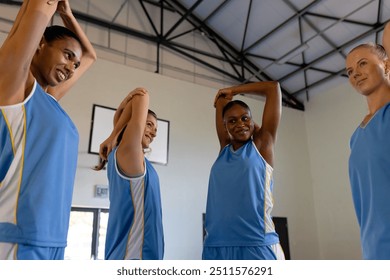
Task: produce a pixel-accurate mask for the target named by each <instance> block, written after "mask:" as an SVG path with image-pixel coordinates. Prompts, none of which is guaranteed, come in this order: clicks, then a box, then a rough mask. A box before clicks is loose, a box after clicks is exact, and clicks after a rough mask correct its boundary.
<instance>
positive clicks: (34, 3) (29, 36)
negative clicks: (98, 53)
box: [0, 0, 61, 105]
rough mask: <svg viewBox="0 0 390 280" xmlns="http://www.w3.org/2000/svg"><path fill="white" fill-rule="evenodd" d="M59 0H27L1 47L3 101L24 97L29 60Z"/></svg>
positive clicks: (12, 102) (1, 92) (8, 101)
mask: <svg viewBox="0 0 390 280" xmlns="http://www.w3.org/2000/svg"><path fill="white" fill-rule="evenodd" d="M58 2H61V1H47V0H25V1H24V2H23V4H22V6H21V8H20V10H19V12H18V15H17V16H16V19H15V22H14V25H13V27H12V28H11V31H10V33H9V34H8V36H7V38H6V40H5V41H4V43H3V45H2V47H1V48H0V105H11V104H16V103H20V102H22V101H23V100H24V99H25V93H26V88H29V87H31V84H30V83H29V82H28V81H27V80H28V77H29V73H30V64H31V61H32V58H33V56H34V54H35V51H36V49H37V47H38V44H39V41H40V40H41V38H42V35H43V32H44V30H45V28H46V26H47V25H48V23H49V21H50V19H51V17H52V16H53V14H54V13H55V11H56V9H57V5H58Z"/></svg>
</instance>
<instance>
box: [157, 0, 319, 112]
mask: <svg viewBox="0 0 390 280" xmlns="http://www.w3.org/2000/svg"><path fill="white" fill-rule="evenodd" d="M164 1H165V2H167V3H170V5H171V6H172V7H178V8H180V10H182V11H187V9H186V8H185V7H184V6H183V5H182V4H181V3H179V2H178V1H176V0H164ZM315 2H316V1H315ZM188 20H189V22H190V23H192V22H191V20H194V21H195V24H194V23H192V24H194V25H195V26H199V28H201V29H202V30H205V31H206V33H208V34H209V35H210V34H212V36H213V37H214V38H215V41H214V43H215V44H217V45H218V46H221V45H220V44H219V42H221V43H222V44H223V45H224V46H225V48H224V51H226V52H228V53H230V52H232V53H233V54H235V56H234V57H237V59H239V60H242V62H243V63H245V64H247V65H248V66H249V67H251V68H252V69H254V70H255V72H257V71H259V70H260V69H259V68H258V66H256V65H255V64H254V63H253V62H252V61H250V60H249V59H248V58H246V57H245V56H244V55H243V53H242V52H239V51H238V50H236V49H235V48H234V47H233V46H232V45H231V44H229V43H228V42H226V41H225V40H224V39H223V38H222V37H221V36H220V35H218V34H217V33H215V32H214V31H213V30H212V29H211V28H210V27H209V26H208V25H207V24H206V23H205V22H204V21H202V20H200V19H198V18H197V17H196V16H195V15H194V14H191V15H190V16H189V17H188ZM210 39H211V38H210ZM226 48H228V49H226ZM243 66H244V67H245V68H246V70H247V71H249V72H253V71H252V70H251V69H250V68H248V67H247V66H245V65H244V64H243ZM263 76H264V77H265V79H266V80H273V79H272V78H270V77H269V76H268V75H266V74H265V73H263ZM244 80H245V79H244ZM242 81H243V80H241V82H242ZM282 93H283V95H284V99H285V102H284V104H285V105H286V106H289V107H292V108H295V109H298V110H304V105H303V103H302V102H300V101H299V100H297V99H296V98H295V97H294V96H292V95H291V94H290V93H289V92H288V91H286V90H285V89H283V88H282Z"/></svg>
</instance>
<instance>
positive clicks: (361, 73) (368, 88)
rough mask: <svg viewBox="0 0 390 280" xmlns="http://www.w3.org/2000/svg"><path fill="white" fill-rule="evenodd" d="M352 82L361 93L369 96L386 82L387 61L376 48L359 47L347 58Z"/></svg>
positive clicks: (347, 69) (348, 72)
mask: <svg viewBox="0 0 390 280" xmlns="http://www.w3.org/2000/svg"><path fill="white" fill-rule="evenodd" d="M346 71H347V75H348V77H349V82H350V84H351V85H352V86H353V87H354V88H355V90H356V91H358V92H359V93H361V94H363V95H365V96H368V95H370V94H371V93H372V92H375V91H376V90H378V89H379V88H381V87H382V86H384V85H385V84H386V81H387V77H386V75H387V74H386V72H387V71H386V63H385V60H384V59H381V58H380V57H379V55H378V54H377V53H376V52H375V50H374V49H372V48H370V47H358V48H356V49H354V50H352V51H351V52H350V53H349V54H348V56H347V59H346Z"/></svg>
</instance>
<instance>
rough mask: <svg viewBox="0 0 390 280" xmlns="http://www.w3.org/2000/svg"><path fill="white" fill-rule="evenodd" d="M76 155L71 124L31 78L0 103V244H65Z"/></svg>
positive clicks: (63, 245)
mask: <svg viewBox="0 0 390 280" xmlns="http://www.w3.org/2000/svg"><path fill="white" fill-rule="evenodd" d="M77 153H78V132H77V129H76V127H75V126H74V124H73V122H72V121H71V119H70V118H69V116H68V115H67V114H66V113H65V112H64V111H63V109H62V108H61V107H60V105H59V104H58V102H57V101H56V100H55V99H54V98H53V97H52V96H50V95H48V94H47V93H46V92H44V91H43V89H42V88H41V87H40V86H39V85H38V84H37V83H36V82H35V83H34V87H33V89H32V91H31V93H30V95H29V96H28V98H27V99H26V100H25V101H24V102H23V103H20V104H16V105H10V106H3V107H0V242H9V243H23V244H26V245H33V246H43V247H65V246H66V240H67V233H68V225H69V216H70V208H71V201H72V193H73V184H74V177H75V172H76V166H77Z"/></svg>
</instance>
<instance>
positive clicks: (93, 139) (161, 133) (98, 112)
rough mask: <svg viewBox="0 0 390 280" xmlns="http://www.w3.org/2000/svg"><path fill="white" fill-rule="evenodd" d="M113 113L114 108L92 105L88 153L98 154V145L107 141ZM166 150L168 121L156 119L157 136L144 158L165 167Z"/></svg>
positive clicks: (167, 144) (166, 162)
mask: <svg viewBox="0 0 390 280" xmlns="http://www.w3.org/2000/svg"><path fill="white" fill-rule="evenodd" d="M115 111H116V109H115V108H111V107H106V106H102V105H96V104H93V106H92V119H91V131H90V136H89V147H88V153H90V154H96V155H98V154H99V147H100V144H101V143H102V142H103V141H104V140H106V139H107V137H108V136H109V135H110V133H111V131H112V129H113V119H114V115H115ZM168 150H169V121H167V120H163V119H157V136H156V137H155V138H154V140H153V142H152V143H151V144H150V151H148V152H147V153H146V154H145V156H146V158H147V159H148V160H150V161H151V162H153V163H158V164H163V165H167V164H168Z"/></svg>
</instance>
